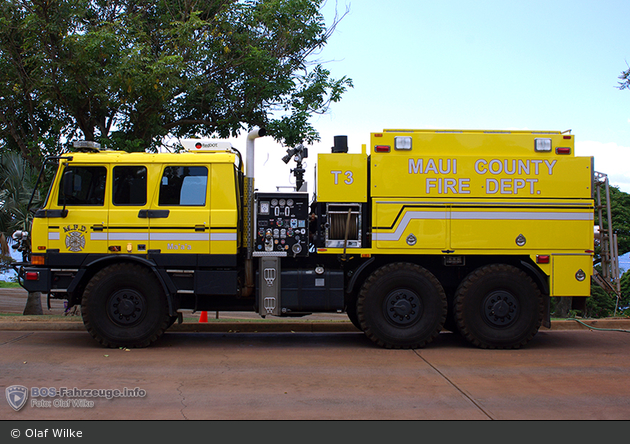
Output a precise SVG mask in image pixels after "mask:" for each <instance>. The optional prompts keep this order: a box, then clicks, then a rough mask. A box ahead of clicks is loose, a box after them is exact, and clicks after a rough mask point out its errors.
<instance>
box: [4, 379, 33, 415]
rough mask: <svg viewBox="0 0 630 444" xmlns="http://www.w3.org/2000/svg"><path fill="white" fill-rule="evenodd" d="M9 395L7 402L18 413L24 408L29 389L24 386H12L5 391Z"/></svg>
mask: <svg viewBox="0 0 630 444" xmlns="http://www.w3.org/2000/svg"><path fill="white" fill-rule="evenodd" d="M4 393H5V394H6V395H7V401H8V403H9V405H10V406H11V408H12V409H13V410H15V411H16V412H17V411H18V410H20V409H21V408H22V407H24V404H26V400H27V399H28V389H27V388H26V387H24V386H23V385H12V386H10V387H7V388H6V389H5V390H4Z"/></svg>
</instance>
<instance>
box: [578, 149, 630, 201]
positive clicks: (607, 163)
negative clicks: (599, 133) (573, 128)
mask: <svg viewBox="0 0 630 444" xmlns="http://www.w3.org/2000/svg"><path fill="white" fill-rule="evenodd" d="M575 155H576V156H593V157H594V158H595V171H597V172H600V173H604V174H606V175H607V176H608V181H609V182H610V184H611V185H614V186H616V187H618V188H619V189H620V190H621V191H624V192H626V193H630V167H629V166H630V147H626V146H620V145H617V144H616V143H614V142H610V143H602V142H596V141H592V140H586V141H583V142H580V141H577V142H576V143H575Z"/></svg>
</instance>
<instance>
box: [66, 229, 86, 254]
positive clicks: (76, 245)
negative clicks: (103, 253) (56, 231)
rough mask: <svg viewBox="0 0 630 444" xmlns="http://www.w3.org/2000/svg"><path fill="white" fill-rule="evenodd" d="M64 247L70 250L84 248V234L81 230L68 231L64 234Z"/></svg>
mask: <svg viewBox="0 0 630 444" xmlns="http://www.w3.org/2000/svg"><path fill="white" fill-rule="evenodd" d="M66 248H67V249H68V250H70V251H74V252H77V251H81V250H83V248H85V236H83V233H82V232H81V231H69V232H68V233H67V234H66Z"/></svg>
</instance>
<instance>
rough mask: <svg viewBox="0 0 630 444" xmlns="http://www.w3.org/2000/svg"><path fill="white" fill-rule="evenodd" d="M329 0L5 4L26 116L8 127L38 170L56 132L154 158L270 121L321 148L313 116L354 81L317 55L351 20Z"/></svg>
mask: <svg viewBox="0 0 630 444" xmlns="http://www.w3.org/2000/svg"><path fill="white" fill-rule="evenodd" d="M323 1H324V0H210V1H202V0H157V1H148V0H143V1H135V0H134V1H131V0H95V1H93V0H55V1H50V0H32V1H26V0H19V1H2V3H1V4H2V7H1V15H0V45H1V46H0V51H1V52H0V64H1V66H2V67H3V68H6V70H5V72H4V73H3V74H2V75H3V76H4V77H5V79H3V80H7V81H8V84H7V86H6V87H4V86H3V88H4V90H3V91H2V94H3V96H2V98H1V99H0V102H1V103H0V105H1V106H2V109H1V110H0V111H3V112H4V113H5V114H8V115H9V116H16V120H17V122H15V123H14V124H13V125H12V126H11V125H9V124H8V123H6V122H2V124H3V126H4V127H5V128H3V129H2V132H3V133H4V134H10V135H11V136H12V138H13V141H14V143H15V144H17V145H20V146H19V148H20V150H21V152H22V154H23V155H24V156H25V157H26V158H28V159H29V162H31V164H33V165H37V162H35V161H34V160H33V159H32V156H34V154H33V150H34V148H35V147H39V149H43V148H44V145H45V143H46V142H45V141H46V140H48V138H50V137H52V135H53V134H55V135H63V136H64V137H63V138H64V139H68V140H70V139H73V138H75V139H76V138H83V139H85V140H96V141H100V142H101V143H103V144H105V145H106V146H108V147H112V148H118V149H124V150H127V151H140V150H145V149H149V150H153V151H155V150H157V149H158V148H159V147H160V146H161V145H162V144H163V143H165V141H166V140H169V139H170V138H172V137H176V138H180V137H190V136H195V135H199V136H219V137H222V138H225V137H229V136H236V135H238V134H239V132H241V131H242V130H244V129H248V128H250V127H253V126H264V127H266V128H267V129H268V131H269V133H270V134H271V135H272V136H273V137H274V138H276V139H277V140H278V141H280V142H283V143H285V144H287V145H290V146H294V145H296V144H298V143H302V142H306V143H311V142H313V141H315V140H318V137H319V136H318V133H317V132H316V131H315V129H314V128H313V127H312V125H311V124H310V123H309V117H310V115H312V114H313V113H323V112H326V111H327V110H328V108H329V106H330V104H331V103H333V102H337V101H339V100H340V99H341V96H342V94H343V93H344V92H345V91H346V89H347V88H348V87H351V86H352V82H351V80H350V79H348V78H347V77H342V78H340V79H332V78H331V77H330V72H329V71H328V70H326V69H325V68H324V67H323V66H322V65H321V64H319V63H316V62H314V61H313V60H312V58H313V57H314V56H315V55H316V54H317V52H318V51H320V50H321V49H322V48H323V47H324V45H325V44H326V42H327V40H328V38H329V37H330V36H331V34H332V32H333V31H334V29H335V26H336V24H337V23H338V21H339V20H340V18H339V16H336V17H335V19H334V20H333V23H332V25H331V26H330V27H329V28H327V27H326V25H325V22H324V18H323V16H322V14H321V12H320V9H321V6H322V4H323ZM346 12H347V11H346ZM27 112H28V113H30V114H29V116H28V117H30V120H29V119H25V118H20V117H19V114H20V113H27ZM19 122H22V123H24V122H28V123H29V125H31V126H29V127H28V129H22V128H21V127H20V124H19ZM31 122H32V124H31ZM38 124H39V125H40V126H39V127H37V125H38ZM22 126H24V125H22ZM34 127H37V128H38V129H39V131H33V128H34ZM20 129H22V133H20ZM29 133H30V134H32V135H33V138H29V137H27V135H28V134H29ZM4 134H3V135H4ZM17 136H20V137H17ZM24 140H25V141H26V142H24ZM60 140H61V139H59V138H57V139H54V140H49V143H50V144H51V145H52V146H53V151H54V150H55V149H56V150H58V149H59V144H60ZM49 150H50V148H49Z"/></svg>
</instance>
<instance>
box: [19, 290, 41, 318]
mask: <svg viewBox="0 0 630 444" xmlns="http://www.w3.org/2000/svg"><path fill="white" fill-rule="evenodd" d="M22 314H23V315H42V314H44V312H43V311H42V294H41V293H40V292H35V293H31V292H29V293H28V298H27V299H26V307H24V313H22Z"/></svg>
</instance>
